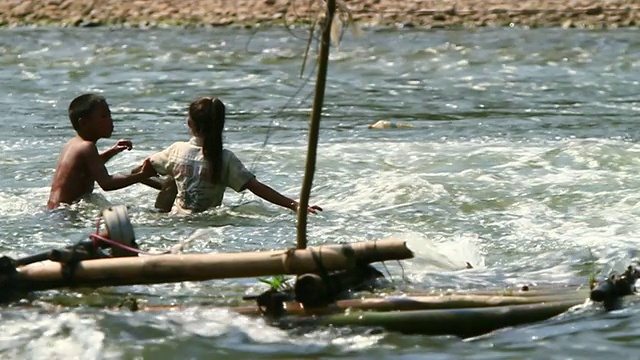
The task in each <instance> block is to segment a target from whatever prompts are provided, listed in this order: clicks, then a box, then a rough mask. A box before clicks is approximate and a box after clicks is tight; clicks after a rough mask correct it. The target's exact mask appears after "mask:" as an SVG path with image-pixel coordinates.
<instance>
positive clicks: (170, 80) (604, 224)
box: [0, 28, 640, 359]
mask: <svg viewBox="0 0 640 360" xmlns="http://www.w3.org/2000/svg"><path fill="white" fill-rule="evenodd" d="M306 41H307V34H306V33H305V32H304V31H303V30H294V31H291V32H289V31H285V30H284V29H281V28H277V29H259V30H257V31H255V30H243V29H230V28H218V29H108V28H93V29H77V28H73V29H59V28H34V29H31V28H18V29H2V30H0V65H1V66H0V89H1V90H2V91H0V106H1V108H2V111H1V112H0V163H1V164H2V165H1V166H2V171H0V200H1V201H0V215H2V216H0V249H1V250H2V253H3V254H4V255H9V256H12V257H20V256H24V255H28V254H33V253H36V252H40V251H44V250H47V249H51V248H55V247H61V246H66V245H69V244H72V243H75V242H77V241H81V240H85V239H86V238H87V236H88V234H89V233H91V232H92V231H94V228H95V221H96V219H97V217H98V214H99V211H100V209H101V208H102V207H103V206H105V204H106V202H107V201H108V202H110V203H112V204H125V205H128V206H129V215H130V217H131V221H132V223H133V225H134V227H135V231H136V236H137V239H138V242H139V243H140V244H141V247H142V248H143V249H145V250H150V251H160V250H164V249H167V248H168V247H170V246H173V245H175V244H177V243H180V242H181V241H187V240H188V241H189V242H190V244H191V247H190V248H188V250H187V251H188V252H233V251H254V250H265V249H284V248H289V247H292V246H293V245H294V243H295V234H296V226H295V221H296V218H295V214H293V213H290V212H289V211H286V210H284V209H281V208H278V207H276V206H273V205H271V204H269V203H265V202H264V201H261V200H260V199H259V198H256V197H255V196H253V195H252V194H237V193H234V192H233V191H232V190H229V191H228V192H227V195H226V197H225V201H224V206H222V207H221V208H218V209H215V210H212V211H208V212H206V213H204V214H199V215H196V216H192V217H170V216H166V215H162V214H158V213H156V212H154V211H153V201H154V195H155V192H154V190H152V189H150V188H148V187H146V186H144V185H134V186H132V187H129V188H127V189H123V190H118V191H113V192H103V191H102V190H101V189H99V188H97V189H96V193H97V195H98V198H99V199H97V200H95V201H94V202H88V203H80V204H76V205H73V206H71V207H70V208H66V209H58V210H55V211H47V210H45V208H44V207H45V204H46V201H47V198H48V191H49V186H50V183H51V179H52V176H53V172H54V169H55V165H56V161H57V157H58V154H59V151H60V150H61V148H62V146H63V144H64V142H65V141H66V140H67V139H68V138H69V137H71V136H73V135H74V133H73V130H72V128H71V126H70V124H69V120H68V118H67V115H66V109H67V106H68V104H69V102H70V101H71V99H73V98H74V97H75V96H77V95H79V94H81V93H84V92H96V93H101V94H103V95H104V96H105V97H106V98H107V100H108V101H109V103H110V106H111V109H112V112H113V118H114V127H115V130H114V134H113V138H112V139H104V140H101V141H100V142H98V146H99V148H100V149H106V148H108V147H109V146H111V145H112V144H113V143H114V142H115V141H116V140H117V139H119V138H127V139H131V140H132V141H133V143H134V149H133V150H132V151H129V152H124V153H122V154H120V155H118V156H116V157H115V158H114V159H112V160H111V161H110V162H109V163H108V164H107V167H108V169H109V171H110V172H111V173H117V172H126V171H129V170H130V169H131V168H133V167H135V166H136V165H138V164H139V163H140V162H141V161H142V160H143V159H144V158H145V157H146V156H148V155H149V154H151V153H153V152H155V151H159V150H161V149H163V148H165V147H167V146H168V145H170V144H171V143H172V142H174V141H179V140H186V139H187V138H188V133H187V129H186V127H185V122H184V119H185V114H186V107H187V105H188V104H189V102H191V101H192V100H194V99H196V98H197V97H199V96H203V95H210V96H218V97H220V98H222V99H223V101H225V103H226V105H227V110H228V116H227V127H226V132H225V143H226V146H227V147H228V148H229V149H231V150H233V151H234V152H235V153H236V155H237V156H238V157H239V158H240V159H241V160H242V161H243V162H244V163H245V165H246V166H247V167H248V168H250V169H251V170H252V171H253V172H254V173H255V174H256V175H257V177H258V179H260V180H262V181H263V182H265V183H267V184H269V185H271V186H272V187H274V188H276V189H277V190H279V191H280V192H282V193H284V194H287V195H289V196H291V197H294V198H297V197H298V196H299V192H300V187H301V183H302V176H303V171H304V163H305V158H306V148H307V129H308V122H309V118H310V116H309V114H310V110H311V104H312V98H313V91H314V71H315V67H314V64H313V59H314V56H315V52H312V54H311V56H310V60H309V61H308V63H307V64H306V66H305V67H304V69H303V68H302V64H303V59H304V49H305V47H306ZM639 59H640V39H639V38H638V36H637V31H636V30H635V29H617V30H607V31H601V30H598V31H596V30H586V29H568V30H567V29H535V30H528V29H517V28H504V29H489V28H487V29H479V30H434V31H418V30H388V29H386V30H385V29H369V30H366V31H365V32H364V34H363V35H362V36H361V37H354V36H352V35H350V34H346V35H345V37H344V38H343V40H342V43H341V44H340V45H339V47H338V48H335V47H334V48H333V49H332V54H331V63H330V66H329V77H328V85H327V89H326V100H325V109H324V111H323V118H322V125H321V134H320V145H319V154H318V164H317V171H316V176H315V179H314V187H313V191H312V200H311V202H312V203H313V204H318V205H320V206H322V207H323V208H324V210H325V211H324V212H322V213H321V214H320V215H318V216H310V218H309V226H308V237H309V241H310V244H311V245H318V244H329V243H338V242H354V241H369V240H375V239H381V238H386V237H396V238H400V239H403V240H405V241H407V243H408V245H409V247H410V248H411V249H412V250H413V251H414V252H415V253H416V257H415V258H414V259H412V260H410V261H403V262H402V267H401V266H399V265H398V264H397V263H395V262H389V263H387V264H386V265H387V268H388V270H389V272H390V273H391V276H392V279H393V280H394V282H395V284H396V286H398V287H399V288H400V289H402V290H405V291H414V290H428V289H447V288H454V289H455V288H461V289H485V288H502V287H505V286H511V285H519V284H545V285H566V284H571V285H580V284H587V282H588V278H589V276H591V275H593V274H599V276H600V275H603V274H607V273H609V272H611V271H620V270H622V269H624V267H625V266H626V265H629V264H632V263H633V262H634V261H635V258H636V250H637V247H638V245H639V243H640V240H639V238H638V233H639V230H640V206H639V205H638V200H640V178H639V177H638V176H637V174H638V172H640V156H639V155H640V146H639V145H638V139H639V138H640V124H638V121H637V119H636V116H637V115H638V113H639V111H640V100H639V99H638V91H637V89H638V85H639V84H638V83H639V81H640V71H639V70H640V60H639ZM301 73H302V76H301V75H300V74H301ZM378 120H392V121H395V122H400V123H406V124H410V125H412V126H413V127H412V128H409V129H392V130H370V129H368V128H367V125H369V124H372V123H374V122H375V121H378ZM466 262H469V263H471V264H472V265H473V267H474V268H473V269H465V263H466ZM381 269H382V268H381ZM385 272H386V271H385ZM265 289H266V285H264V284H262V283H261V282H259V281H258V280H257V279H234V280H217V281H207V282H202V283H197V282H193V283H191V282H186V283H178V284H161V285H148V286H147V285H144V286H142V285H141V286H127V287H117V288H104V289H98V290H91V289H81V290H74V291H70V290H63V291H44V292H40V293H37V294H34V295H33V296H32V298H31V299H30V300H26V301H24V302H21V303H19V304H17V305H12V306H8V307H4V308H3V309H2V310H0V317H1V318H2V324H3V332H2V334H1V335H0V353H1V354H2V357H3V358H20V359H22V358H34V359H35V358H38V359H39V358H51V359H53V358H65V359H71V358H73V359H76V358H77V359H120V358H123V359H130V358H153V359H173V358H230V357H234V358H236V359H257V358H277V359H281V358H323V359H332V358H360V359H365V358H366V359H370V358H398V359H421V358H430V359H456V358H466V359H500V358H504V359H513V358H518V359H521V358H532V359H533V358H545V359H568V358H602V357H603V356H605V355H607V356H621V357H623V358H637V357H638V355H637V351H638V348H639V347H640V341H639V340H638V337H637V336H638V334H639V333H640V325H638V324H636V321H639V322H640V310H639V309H638V308H637V307H636V306H633V305H632V304H631V305H630V306H627V307H625V308H624V309H622V310H618V311H615V312H610V313H605V312H603V311H602V309H601V308H600V307H599V306H598V305H594V304H586V306H583V307H580V308H578V309H575V310H574V311H571V312H568V313H566V314H563V315H560V316H558V317H556V318H553V319H550V320H548V321H545V322H542V323H537V324H532V325H527V326H520V327H516V328H512V329H504V330H500V331H497V332H495V333H492V334H488V335H486V336H481V337H478V338H474V339H466V340H462V339H459V338H456V337H450V336H438V337H428V336H406V335H400V334H397V333H390V332H379V331H367V330H366V329H364V330H362V329H333V328H315V329H304V330H300V329H297V330H282V329H279V328H275V327H270V326H269V325H268V324H266V323H265V322H264V321H263V320H262V319H256V318H252V317H245V316H239V315H236V314H234V313H233V312H230V311H229V310H227V309H226V306H228V305H234V304H237V303H238V302H239V298H240V297H241V296H242V295H245V294H256V293H259V292H261V291H264V290H265ZM127 295H129V296H134V297H135V298H136V299H137V300H138V301H140V302H141V303H143V304H146V305H180V306H181V307H180V308H179V309H177V310H172V311H147V312H144V311H142V312H136V313H131V312H128V311H124V310H113V306H115V305H116V304H117V303H118V302H119V301H120V300H122V299H123V298H124V297H125V296H127ZM18 305H19V306H18Z"/></svg>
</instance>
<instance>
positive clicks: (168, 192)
mask: <svg viewBox="0 0 640 360" xmlns="http://www.w3.org/2000/svg"><path fill="white" fill-rule="evenodd" d="M225 115H226V110H225V106H224V103H223V102H222V101H221V100H220V99H218V98H211V97H203V98H200V99H198V100H196V101H194V102H192V103H191V104H190V105H189V117H188V118H187V124H188V125H189V129H190V131H191V136H192V137H191V139H190V140H189V141H188V142H183V141H181V142H176V143H174V144H172V145H171V146H169V147H168V148H166V149H165V150H163V151H161V152H159V153H156V154H153V155H152V156H151V157H150V160H151V163H152V164H153V167H154V168H155V170H156V171H157V172H158V174H160V175H167V176H168V178H167V180H166V181H165V182H164V185H163V186H162V190H161V191H160V193H159V194H158V198H157V199H156V205H155V206H156V208H158V209H159V210H160V211H163V212H169V211H173V212H200V211H204V210H207V209H209V208H212V207H216V206H219V205H220V204H221V203H222V198H223V197H224V191H225V190H226V188H227V187H230V188H232V189H233V190H235V191H237V192H241V191H244V190H246V189H248V190H249V191H251V192H252V193H254V194H255V195H257V196H259V197H261V198H262V199H264V200H267V201H269V202H271V203H273V204H275V205H279V206H282V207H285V208H288V209H291V210H293V211H298V202H297V201H295V200H292V199H290V198H288V197H286V196H284V195H282V194H280V193H279V192H277V191H275V190H274V189H272V188H270V187H269V186H267V185H265V184H263V183H261V182H260V181H258V180H257V179H256V177H255V175H253V174H252V173H251V172H250V171H249V170H247V169H246V168H245V166H244V165H243V164H242V162H241V161H240V160H239V159H238V158H237V157H236V156H235V154H234V153H233V152H231V151H230V150H227V149H224V148H223V146H222V132H223V130H224V121H225ZM307 211H308V212H310V213H313V214H315V213H317V211H322V209H321V208H320V207H318V206H310V207H309V208H308V209H307Z"/></svg>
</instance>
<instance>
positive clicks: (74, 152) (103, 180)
mask: <svg viewBox="0 0 640 360" xmlns="http://www.w3.org/2000/svg"><path fill="white" fill-rule="evenodd" d="M69 119H70V120H71V125H73V128H74V130H75V131H76V133H77V136H75V137H74V138H72V139H71V140H69V141H68V142H67V144H66V145H65V146H64V149H63V150H62V153H61V154H60V158H59V160H58V166H57V168H56V172H55V175H54V177H53V183H52V185H51V193H50V194H49V202H48V203H47V208H48V209H53V208H56V207H58V206H59V205H60V204H71V203H74V202H77V201H79V200H80V199H82V198H83V197H84V196H85V195H89V194H91V193H92V192H93V187H94V183H95V182H97V183H98V185H100V187H101V188H102V189H103V190H104V191H111V190H118V189H122V188H124V187H127V186H129V185H133V184H135V183H138V182H140V181H143V180H145V179H148V178H149V177H151V176H154V175H155V174H156V171H155V170H154V168H153V166H152V165H151V163H150V162H149V160H148V159H146V160H145V161H144V163H143V164H142V169H141V171H140V172H138V173H135V174H127V175H124V174H114V175H110V174H109V172H108V171H107V168H106V167H105V163H106V162H107V161H108V160H109V159H111V158H112V157H113V156H114V155H116V154H119V153H120V152H122V151H124V150H125V149H126V150H131V147H132V144H131V141H129V140H119V141H118V142H117V143H116V144H115V145H114V146H113V147H111V148H110V149H109V150H106V151H104V152H102V153H98V149H97V148H96V142H97V141H98V140H99V139H102V138H110V137H111V133H112V132H113V120H112V119H111V110H109V105H108V104H107V101H106V100H105V98H104V97H102V96H100V95H95V94H84V95H80V96H78V97H77V98H75V99H73V101H71V104H70V105H69Z"/></svg>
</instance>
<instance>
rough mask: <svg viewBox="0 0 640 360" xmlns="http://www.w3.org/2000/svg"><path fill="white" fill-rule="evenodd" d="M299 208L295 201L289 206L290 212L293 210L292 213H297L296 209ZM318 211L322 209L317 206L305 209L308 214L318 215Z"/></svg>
mask: <svg viewBox="0 0 640 360" xmlns="http://www.w3.org/2000/svg"><path fill="white" fill-rule="evenodd" d="M299 206H300V204H298V202H297V201H294V202H293V203H292V204H291V210H293V211H295V212H298V207H299ZM318 211H322V208H321V207H320V206H318V205H312V206H309V207H308V208H307V212H308V213H309V214H318Z"/></svg>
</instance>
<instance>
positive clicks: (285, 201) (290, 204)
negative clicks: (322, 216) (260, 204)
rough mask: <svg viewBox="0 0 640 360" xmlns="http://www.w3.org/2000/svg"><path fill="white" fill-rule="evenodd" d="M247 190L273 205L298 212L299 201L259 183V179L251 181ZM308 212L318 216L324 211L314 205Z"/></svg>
mask: <svg viewBox="0 0 640 360" xmlns="http://www.w3.org/2000/svg"><path fill="white" fill-rule="evenodd" d="M246 188H247V189H249V191H251V192H252V193H254V194H256V195H257V196H259V197H261V198H263V199H265V200H267V201H268V202H270V203H272V204H275V205H279V206H282V207H285V208H287V209H290V210H292V211H298V202H297V201H295V200H293V199H290V198H288V197H286V196H284V195H282V194H280V193H279V192H277V191H275V190H273V189H272V188H270V187H269V186H267V185H265V184H263V183H261V182H260V181H258V179H256V178H255V177H254V178H251V180H249V182H248V183H247V187H246ZM307 211H308V212H310V213H312V214H316V213H317V212H318V211H322V209H321V208H320V207H319V206H315V205H313V206H309V208H308V209H307Z"/></svg>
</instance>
